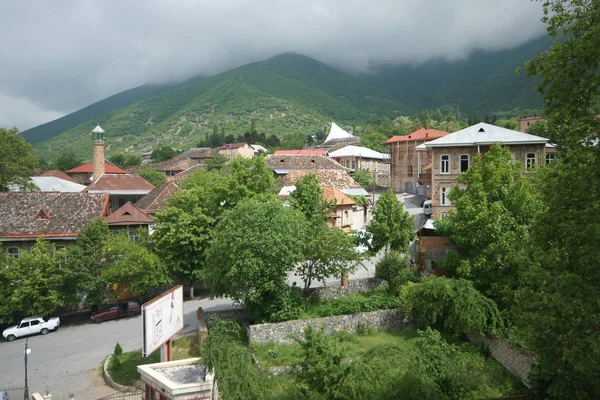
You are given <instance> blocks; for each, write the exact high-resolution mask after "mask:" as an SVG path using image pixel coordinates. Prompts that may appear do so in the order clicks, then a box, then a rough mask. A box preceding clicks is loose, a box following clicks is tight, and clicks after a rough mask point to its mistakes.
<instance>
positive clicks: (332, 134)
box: [325, 122, 354, 143]
mask: <svg viewBox="0 0 600 400" xmlns="http://www.w3.org/2000/svg"><path fill="white" fill-rule="evenodd" d="M351 137H354V136H352V135H351V134H350V133H348V132H346V131H345V130H343V129H342V128H340V127H339V126H337V125H336V124H335V122H332V123H331V129H330V130H329V135H327V139H325V143H327V142H329V141H330V140H334V139H345V138H351Z"/></svg>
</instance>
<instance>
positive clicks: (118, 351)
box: [113, 342, 123, 357]
mask: <svg viewBox="0 0 600 400" xmlns="http://www.w3.org/2000/svg"><path fill="white" fill-rule="evenodd" d="M113 354H114V355H115V356H117V357H119V356H120V355H121V354H123V348H122V347H121V345H120V344H119V342H117V345H116V346H115V350H114V351H113Z"/></svg>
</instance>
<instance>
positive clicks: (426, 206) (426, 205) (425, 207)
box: [423, 200, 431, 217]
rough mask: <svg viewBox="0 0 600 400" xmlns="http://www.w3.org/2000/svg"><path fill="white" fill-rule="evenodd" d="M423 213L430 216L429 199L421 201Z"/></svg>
mask: <svg viewBox="0 0 600 400" xmlns="http://www.w3.org/2000/svg"><path fill="white" fill-rule="evenodd" d="M423 214H425V216H427V217H429V216H431V200H425V202H424V203H423Z"/></svg>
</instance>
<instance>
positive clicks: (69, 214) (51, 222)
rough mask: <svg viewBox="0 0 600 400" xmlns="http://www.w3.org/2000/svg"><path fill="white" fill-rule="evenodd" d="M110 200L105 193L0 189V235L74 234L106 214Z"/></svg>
mask: <svg viewBox="0 0 600 400" xmlns="http://www.w3.org/2000/svg"><path fill="white" fill-rule="evenodd" d="M108 200H109V195H108V194H106V193H58V192H14V193H10V192H7V193H0V237H4V238H7V237H36V236H74V235H76V233H77V232H79V231H81V230H82V229H84V228H85V227H86V226H87V224H88V223H89V222H91V221H92V220H94V219H96V218H99V217H101V216H103V215H106V213H107V210H108ZM40 211H43V212H42V213H40ZM36 218H37V219H36Z"/></svg>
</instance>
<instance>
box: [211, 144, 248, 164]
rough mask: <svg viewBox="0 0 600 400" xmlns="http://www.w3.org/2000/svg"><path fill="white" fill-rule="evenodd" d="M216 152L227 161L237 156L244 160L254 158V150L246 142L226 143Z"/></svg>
mask: <svg viewBox="0 0 600 400" xmlns="http://www.w3.org/2000/svg"><path fill="white" fill-rule="evenodd" d="M217 151H218V152H219V154H221V155H224V156H225V157H226V158H227V159H228V160H233V159H234V158H235V157H237V156H240V157H244V158H252V157H254V149H253V148H252V147H250V145H249V144H248V143H246V142H240V143H227V144H224V145H223V146H221V147H219V148H218V149H217Z"/></svg>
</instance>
